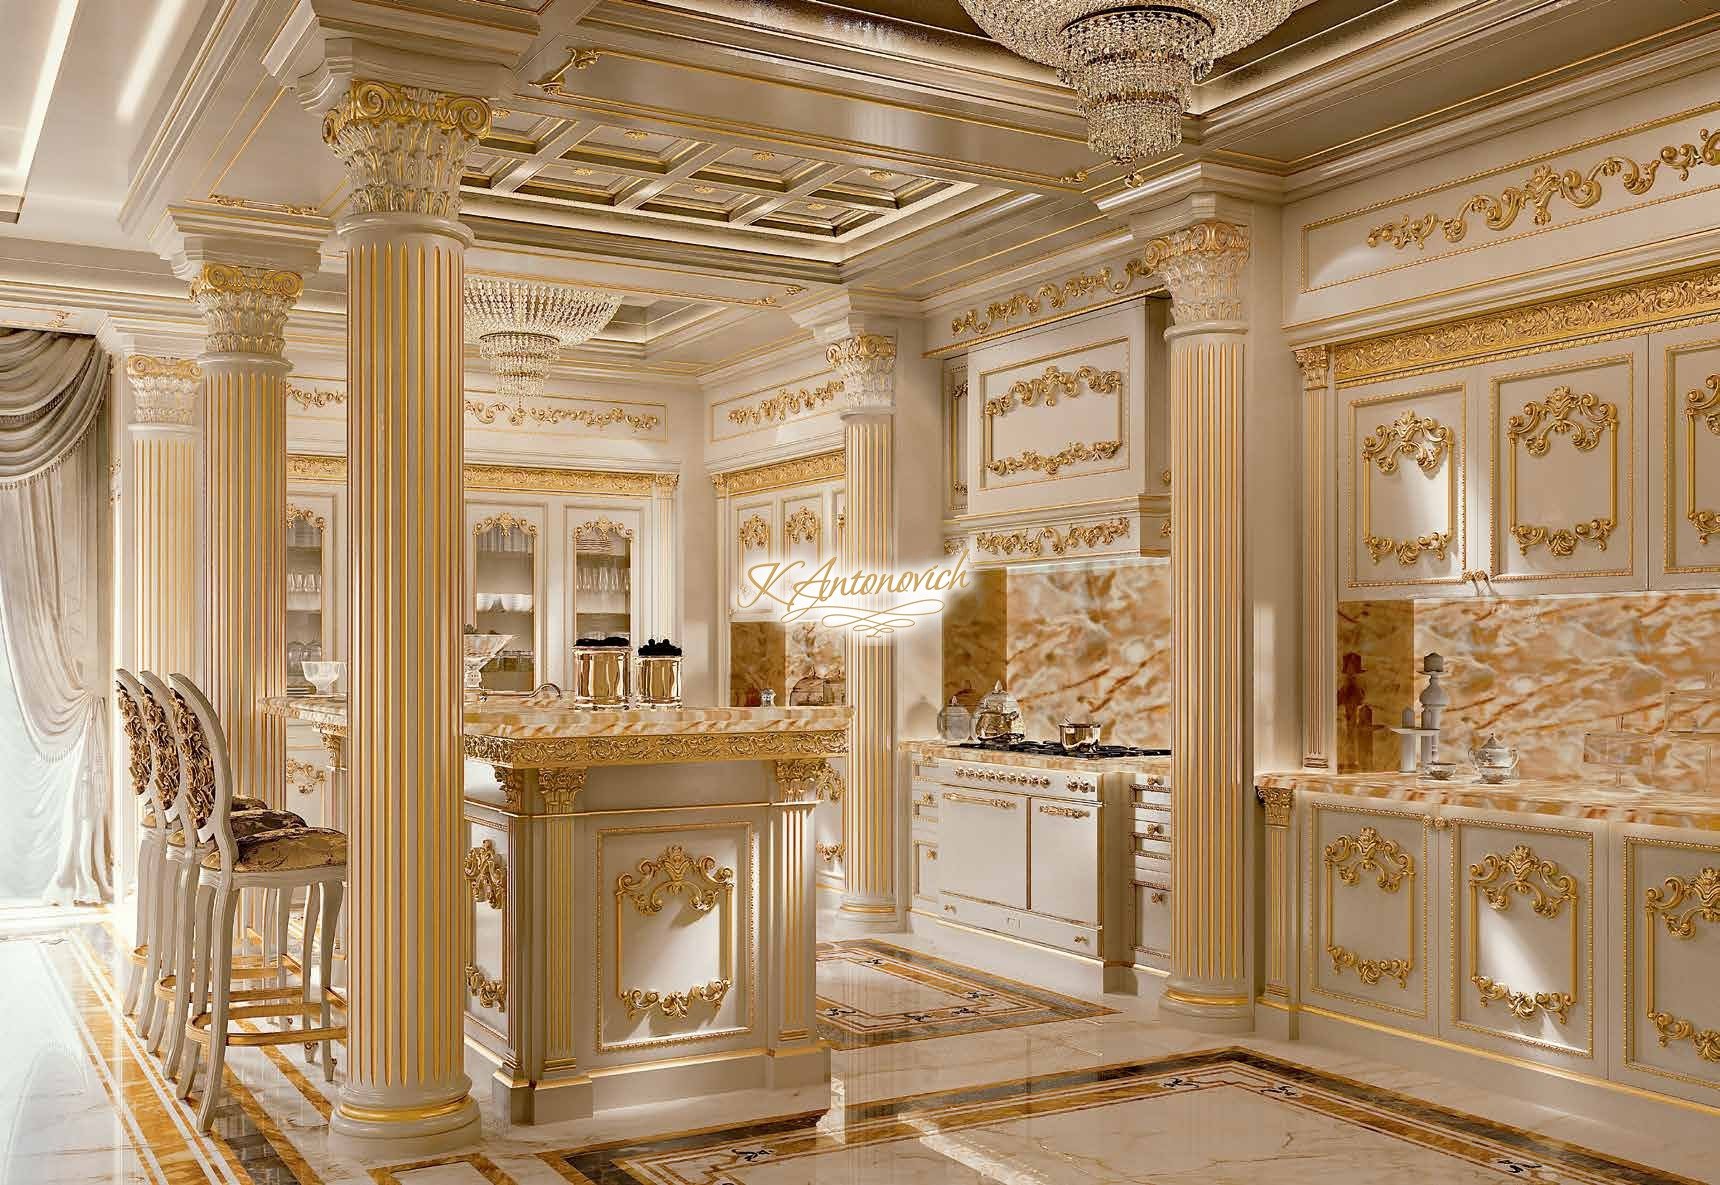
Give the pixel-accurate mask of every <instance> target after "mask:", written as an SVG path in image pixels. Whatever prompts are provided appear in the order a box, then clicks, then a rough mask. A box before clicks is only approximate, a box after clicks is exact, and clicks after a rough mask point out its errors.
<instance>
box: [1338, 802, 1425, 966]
mask: <svg viewBox="0 0 1720 1185" xmlns="http://www.w3.org/2000/svg"><path fill="white" fill-rule="evenodd" d="M1321 863H1322V864H1324V865H1325V868H1326V909H1325V923H1326V941H1325V943H1324V946H1325V949H1326V954H1327V956H1328V957H1329V958H1330V959H1331V960H1332V970H1333V971H1335V972H1336V971H1346V970H1353V971H1354V972H1355V973H1356V975H1357V977H1358V978H1360V979H1361V981H1362V982H1363V983H1365V984H1367V985H1368V986H1369V987H1373V986H1375V985H1377V984H1378V983H1379V982H1380V981H1381V980H1382V979H1387V978H1390V979H1395V980H1396V981H1397V985H1398V987H1400V988H1403V989H1405V990H1408V988H1409V977H1410V973H1411V972H1413V971H1414V970H1415V931H1416V923H1415V877H1416V867H1415V857H1414V856H1413V855H1411V854H1410V853H1408V852H1406V851H1404V850H1403V848H1402V847H1401V846H1400V845H1399V844H1398V843H1397V841H1395V840H1391V839H1387V838H1385V837H1384V836H1382V835H1381V834H1380V833H1379V831H1378V830H1377V829H1375V828H1373V827H1363V828H1362V829H1361V831H1360V832H1359V833H1357V834H1356V835H1340V836H1338V837H1337V838H1336V839H1334V840H1333V841H1332V842H1331V843H1329V844H1327V845H1326V846H1325V848H1324V849H1323V851H1322V852H1321ZM1363 873H1372V874H1373V879H1374V883H1375V884H1376V885H1377V886H1378V887H1379V889H1380V890H1381V891H1382V892H1385V893H1396V892H1397V891H1398V890H1399V889H1401V888H1403V887H1404V886H1405V885H1406V884H1407V885H1408V886H1409V889H1410V892H1409V893H1408V894H1407V896H1408V898H1409V954H1408V956H1407V957H1405V958H1401V959H1368V958H1363V957H1362V956H1361V955H1359V954H1357V953H1356V952H1355V951H1353V950H1350V949H1349V948H1348V947H1346V946H1342V945H1340V944H1339V943H1338V942H1337V940H1336V937H1335V934H1336V930H1335V928H1334V916H1333V890H1334V888H1335V887H1336V885H1335V883H1334V882H1335V881H1342V882H1343V883H1344V884H1346V885H1352V886H1354V885H1359V884H1361V879H1362V874H1363Z"/></svg>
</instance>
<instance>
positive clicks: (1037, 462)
mask: <svg viewBox="0 0 1720 1185" xmlns="http://www.w3.org/2000/svg"><path fill="white" fill-rule="evenodd" d="M1122 447H1123V442H1122V441H1120V440H1096V441H1094V442H1093V443H1091V444H1088V443H1087V442H1086V441H1083V440H1077V441H1076V442H1075V443H1073V444H1071V445H1068V446H1066V447H1064V448H1062V449H1059V450H1058V451H1057V452H1055V453H1052V454H1050V455H1049V456H1048V455H1046V454H1045V453H1041V452H1039V451H1038V450H1036V449H1024V450H1023V451H1021V452H1019V453H1017V454H1016V455H1015V456H1013V457H998V458H995V459H993V460H990V461H987V462H986V463H985V467H986V468H987V469H988V470H990V471H991V472H992V473H994V474H996V475H997V476H998V477H1008V476H1010V475H1011V474H1015V473H1043V474H1045V475H1046V476H1047V477H1056V476H1057V475H1058V474H1059V473H1060V472H1062V471H1063V469H1064V468H1065V467H1066V466H1069V465H1076V464H1080V463H1082V462H1086V461H1109V460H1110V459H1111V458H1112V457H1114V456H1116V455H1117V452H1118V450H1119V449H1121V448H1122Z"/></svg>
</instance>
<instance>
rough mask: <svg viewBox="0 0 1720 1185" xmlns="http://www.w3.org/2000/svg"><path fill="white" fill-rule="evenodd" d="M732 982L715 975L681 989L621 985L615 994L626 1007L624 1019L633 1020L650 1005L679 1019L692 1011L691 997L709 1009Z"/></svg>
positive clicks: (720, 1002)
mask: <svg viewBox="0 0 1720 1185" xmlns="http://www.w3.org/2000/svg"><path fill="white" fill-rule="evenodd" d="M733 986H734V983H733V981H732V980H728V979H722V978H718V979H712V980H709V981H707V982H705V983H700V984H695V985H693V986H692V987H690V988H686V989H683V990H681V991H671V992H658V991H654V990H652V989H650V988H623V989H621V991H620V993H619V995H620V998H621V1003H622V1005H623V1006H625V1007H626V1009H627V1019H628V1020H637V1019H639V1017H640V1015H641V1014H643V1013H646V1012H649V1011H651V1010H652V1009H653V1008H655V1009H656V1010H657V1011H659V1012H661V1013H662V1014H663V1015H664V1016H667V1017H673V1018H676V1019H680V1018H682V1017H685V1016H686V1015H687V1014H688V1013H689V1012H691V1011H692V1009H693V1001H694V1000H702V1001H704V1002H705V1003H706V1004H709V1005H710V1006H711V1008H712V1010H713V1011H714V1010H715V1009H718V1008H721V1007H722V1006H723V997H725V996H727V995H728V994H729V989H730V988H731V987H733Z"/></svg>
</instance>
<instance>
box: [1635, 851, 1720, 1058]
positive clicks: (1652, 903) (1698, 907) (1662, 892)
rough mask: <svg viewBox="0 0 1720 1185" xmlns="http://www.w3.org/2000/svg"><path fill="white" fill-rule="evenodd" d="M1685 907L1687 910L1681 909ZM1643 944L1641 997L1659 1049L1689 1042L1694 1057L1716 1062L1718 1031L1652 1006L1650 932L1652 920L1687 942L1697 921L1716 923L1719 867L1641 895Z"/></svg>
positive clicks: (1669, 881)
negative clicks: (1644, 947)
mask: <svg viewBox="0 0 1720 1185" xmlns="http://www.w3.org/2000/svg"><path fill="white" fill-rule="evenodd" d="M1687 904H1688V908H1685V907H1686V905H1687ZM1644 909H1645V912H1646V920H1647V923H1648V925H1647V935H1646V937H1647V943H1646V950H1645V951H1644V953H1643V959H1644V963H1643V970H1644V978H1643V996H1644V1002H1645V1003H1646V1005H1647V1008H1648V1019H1649V1022H1650V1023H1651V1024H1653V1025H1654V1030H1655V1033H1656V1036H1657V1039H1658V1040H1659V1042H1660V1045H1661V1047H1662V1048H1663V1049H1664V1048H1666V1047H1667V1046H1668V1045H1670V1044H1671V1043H1672V1042H1674V1041H1689V1042H1690V1043H1691V1045H1692V1047H1693V1048H1694V1049H1695V1050H1696V1056H1697V1057H1699V1058H1701V1059H1702V1060H1703V1061H1705V1062H1720V1029H1704V1028H1700V1027H1698V1025H1697V1024H1696V1023H1695V1022H1694V1021H1691V1020H1688V1019H1686V1018H1684V1017H1680V1016H1675V1015H1674V1014H1673V1013H1671V1012H1669V1011H1667V1010H1665V1009H1663V1008H1660V1007H1658V1006H1657V1005H1656V1003H1655V996H1654V977H1655V956H1654V933H1655V925H1654V923H1655V921H1656V919H1658V920H1660V921H1661V922H1664V923H1665V925H1666V932H1667V933H1668V934H1670V935H1671V936H1672V937H1673V938H1675V939H1680V940H1684V941H1688V940H1689V939H1691V938H1694V937H1695V936H1696V923H1697V922H1698V921H1703V922H1708V923H1710V924H1715V923H1720V868H1704V869H1702V870H1701V871H1700V872H1698V873H1697V874H1696V875H1695V876H1694V877H1682V876H1669V877H1667V878H1666V879H1665V881H1663V882H1662V883H1661V885H1660V886H1659V887H1658V888H1651V889H1649V890H1648V892H1647V893H1646V894H1645V900H1644Z"/></svg>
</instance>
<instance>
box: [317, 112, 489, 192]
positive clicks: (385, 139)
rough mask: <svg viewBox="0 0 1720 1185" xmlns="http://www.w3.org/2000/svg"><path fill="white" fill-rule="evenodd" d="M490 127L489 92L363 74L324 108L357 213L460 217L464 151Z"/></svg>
mask: <svg viewBox="0 0 1720 1185" xmlns="http://www.w3.org/2000/svg"><path fill="white" fill-rule="evenodd" d="M489 131H490V105H489V104H488V103H486V102H485V101H484V100H483V99H479V98H473V97H472V96H469V95H450V94H445V93H443V92H441V91H435V90H429V89H427V88H424V87H416V86H397V85H395V84H394V83H391V82H377V81H374V80H364V79H361V80H358V81H355V82H353V83H352V85H351V86H349V87H348V88H347V92H346V94H345V95H343V96H342V97H341V99H340V101H339V102H338V103H336V104H335V105H334V106H333V107H331V108H329V110H328V112H327V113H326V114H325V115H324V116H323V140H324V141H325V142H326V143H327V144H328V146H329V147H330V148H332V149H334V152H335V155H337V156H339V157H340V159H341V161H342V163H343V164H345V165H346V170H347V184H348V187H349V190H350V195H351V196H350V200H351V202H352V209H353V212H354V213H357V214H381V213H390V214H422V215H425V216H428V217H431V218H447V219H454V218H458V217H459V215H460V177H461V175H462V174H463V173H464V172H465V165H466V156H467V154H468V153H469V152H471V150H472V148H473V147H474V146H475V145H476V144H477V143H478V141H479V140H480V139H482V138H483V137H484V136H485V135H487V134H489Z"/></svg>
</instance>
